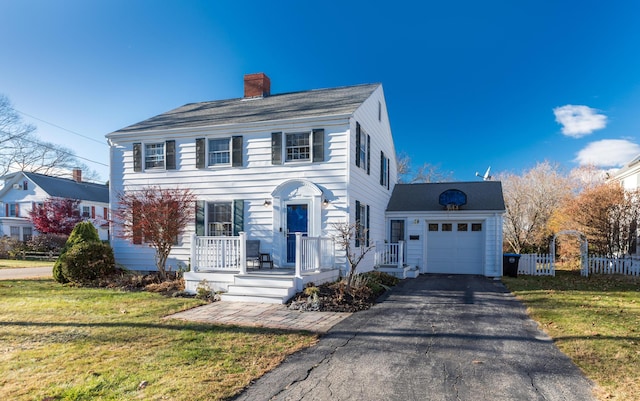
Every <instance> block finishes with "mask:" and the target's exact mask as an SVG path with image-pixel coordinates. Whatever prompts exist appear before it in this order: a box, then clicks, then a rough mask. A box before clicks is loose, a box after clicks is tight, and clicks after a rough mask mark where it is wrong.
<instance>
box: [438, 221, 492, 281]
mask: <svg viewBox="0 0 640 401" xmlns="http://www.w3.org/2000/svg"><path fill="white" fill-rule="evenodd" d="M484 247H485V240H484V224H483V223H482V222H473V221H469V222H458V221H456V222H446V221H443V222H429V224H428V226H427V266H426V269H427V273H445V274H481V275H482V274H484Z"/></svg>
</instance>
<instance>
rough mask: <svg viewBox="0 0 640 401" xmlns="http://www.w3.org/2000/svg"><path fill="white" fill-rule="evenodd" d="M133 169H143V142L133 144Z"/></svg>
mask: <svg viewBox="0 0 640 401" xmlns="http://www.w3.org/2000/svg"><path fill="white" fill-rule="evenodd" d="M133 171H135V172H140V171H142V144H141V143H134V144H133Z"/></svg>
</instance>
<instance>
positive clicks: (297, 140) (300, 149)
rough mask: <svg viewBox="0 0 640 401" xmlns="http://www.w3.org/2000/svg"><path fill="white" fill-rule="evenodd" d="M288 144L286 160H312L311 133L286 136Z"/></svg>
mask: <svg viewBox="0 0 640 401" xmlns="http://www.w3.org/2000/svg"><path fill="white" fill-rule="evenodd" d="M286 135H287V142H286V148H285V154H286V155H287V158H286V160H287V161H288V162H290V161H294V160H309V159H310V158H311V148H310V147H309V133H308V132H304V133H294V134H286Z"/></svg>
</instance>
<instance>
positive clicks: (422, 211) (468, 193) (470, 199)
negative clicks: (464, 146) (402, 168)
mask: <svg viewBox="0 0 640 401" xmlns="http://www.w3.org/2000/svg"><path fill="white" fill-rule="evenodd" d="M504 212H505V204H504V199H503V196H502V184H501V183H500V182H499V181H482V182H445V183H430V184H398V185H396V186H395V189H394V190H393V195H392V197H391V200H390V202H389V206H388V207H387V212H386V218H387V226H388V228H389V232H388V235H387V238H388V239H389V242H390V243H404V244H405V245H404V247H403V248H404V250H403V251H404V259H405V261H406V263H407V264H408V265H410V266H418V268H419V271H420V273H444V274H477V275H483V276H487V277H500V276H502V216H503V214H504Z"/></svg>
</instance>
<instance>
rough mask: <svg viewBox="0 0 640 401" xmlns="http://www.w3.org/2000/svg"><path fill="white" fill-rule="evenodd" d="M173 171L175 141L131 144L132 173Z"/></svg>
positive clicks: (174, 165) (174, 164)
mask: <svg viewBox="0 0 640 401" xmlns="http://www.w3.org/2000/svg"><path fill="white" fill-rule="evenodd" d="M143 161H144V169H145V170H175V168H176V141H164V142H156V143H145V144H144V146H143V144H141V143H134V144H133V171H136V172H139V171H142V170H143V164H142V162H143Z"/></svg>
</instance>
